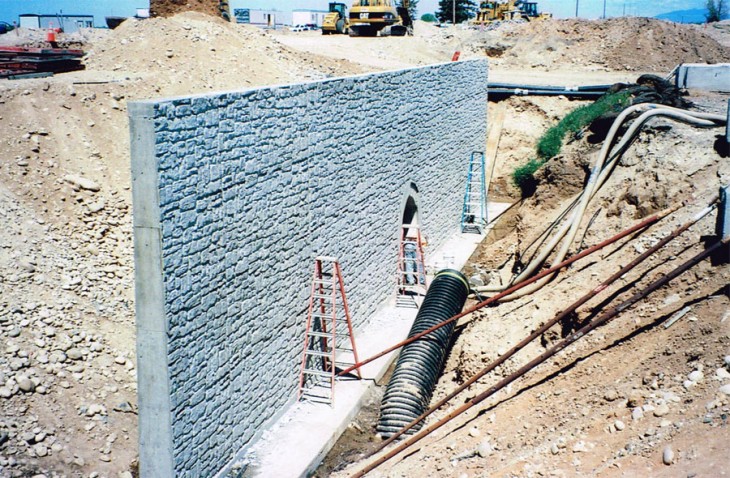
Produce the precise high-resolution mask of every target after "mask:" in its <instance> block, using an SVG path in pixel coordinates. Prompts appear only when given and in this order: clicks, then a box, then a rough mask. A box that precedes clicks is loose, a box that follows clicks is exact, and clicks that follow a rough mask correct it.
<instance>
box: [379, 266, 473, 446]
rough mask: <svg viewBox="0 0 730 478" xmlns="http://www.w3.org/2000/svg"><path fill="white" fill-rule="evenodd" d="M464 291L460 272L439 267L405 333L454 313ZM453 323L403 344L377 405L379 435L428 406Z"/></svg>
mask: <svg viewBox="0 0 730 478" xmlns="http://www.w3.org/2000/svg"><path fill="white" fill-rule="evenodd" d="M468 295H469V282H468V280H467V278H466V277H464V275H463V274H462V273H461V272H459V271H456V270H451V269H445V270H442V271H440V272H439V273H438V274H436V276H435V277H434V279H433V282H431V285H430V286H429V288H428V293H427V294H426V297H425V298H424V299H423V304H422V305H421V308H420V309H419V310H418V315H417V316H416V320H415V321H414V322H413V326H412V327H411V332H410V333H409V335H416V334H417V333H419V332H421V331H423V330H425V329H430V328H431V327H433V326H434V325H436V324H440V323H441V322H443V321H444V320H445V319H447V318H449V317H451V316H453V315H454V314H458V313H459V311H461V309H462V308H463V307H464V302H466V298H467V296H468ZM455 326H456V323H455V322H451V323H450V324H449V325H447V326H446V327H443V328H441V329H440V330H439V331H438V332H436V333H434V334H432V335H431V336H430V337H429V339H428V340H419V341H417V342H414V343H411V344H408V345H406V346H405V347H403V350H402V351H401V354H400V357H398V363H397V364H396V366H395V370H394V371H393V376H392V377H391V379H390V381H389V382H388V387H387V388H386V390H385V394H384V395H383V400H382V404H381V407H380V420H379V421H378V427H377V430H378V432H380V433H381V434H382V435H383V436H386V437H388V436H390V435H391V434H392V433H395V432H398V431H399V430H401V429H402V428H403V427H404V426H405V425H406V424H408V423H410V422H411V421H412V420H413V419H414V418H415V417H417V416H419V415H420V414H422V413H423V412H424V410H426V409H427V408H428V404H429V403H430V402H431V396H432V395H433V389H434V388H436V382H437V381H438V378H439V375H440V374H441V368H442V366H443V363H444V359H445V358H446V351H447V350H448V347H449V343H451V335H452V333H453V331H454V327H455Z"/></svg>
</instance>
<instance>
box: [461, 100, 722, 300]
mask: <svg viewBox="0 0 730 478" xmlns="http://www.w3.org/2000/svg"><path fill="white" fill-rule="evenodd" d="M637 112H643V113H642V114H641V115H640V116H639V117H638V118H637V119H636V120H635V121H634V122H633V123H632V124H631V126H630V127H629V128H628V130H627V131H626V133H625V134H624V135H623V137H622V138H621V141H619V142H618V144H616V145H615V147H614V141H615V139H616V135H617V134H618V131H619V129H620V128H621V126H622V125H623V123H624V122H626V121H627V119H628V118H629V117H630V116H631V115H633V114H635V113H637ZM656 116H664V117H667V118H670V119H673V120H676V121H681V122H684V123H687V124H690V125H692V126H697V127H714V126H721V125H723V124H725V123H726V121H727V120H726V118H725V117H723V116H721V115H715V114H710V113H697V112H690V111H687V110H683V109H680V108H674V107H671V106H663V105H657V104H654V103H648V104H640V105H634V106H630V107H628V108H626V109H625V110H624V111H622V112H621V114H619V116H618V117H617V118H616V120H615V121H614V122H613V124H612V125H611V128H610V129H609V132H608V135H607V136H606V140H605V141H604V144H603V146H602V147H601V151H600V152H599V154H598V157H597V159H596V162H595V163H594V165H593V167H592V168H591V174H590V177H589V179H588V183H587V184H586V186H585V188H584V190H583V191H582V192H581V193H580V194H579V196H578V198H579V201H578V206H577V207H576V208H575V209H574V211H573V214H572V215H571V217H570V219H569V220H568V221H566V222H564V223H563V224H562V225H561V227H560V228H559V229H558V231H557V232H556V233H555V234H554V235H553V237H552V238H551V239H550V241H549V242H548V244H547V245H546V246H545V247H544V248H543V249H542V251H540V253H539V254H537V256H536V257H534V258H533V259H532V260H531V261H530V263H529V264H528V265H527V266H526V267H525V269H524V270H523V271H522V272H521V273H520V274H518V275H517V276H516V277H514V278H513V279H512V280H511V281H510V282H509V283H508V284H507V287H509V285H511V284H513V283H515V282H520V281H522V280H524V279H525V278H526V277H529V276H530V275H532V274H533V273H534V272H535V271H536V270H537V268H538V267H540V266H542V264H543V263H544V262H545V261H546V260H547V258H548V257H549V256H550V254H551V253H552V252H553V250H555V248H556V247H557V245H558V244H560V243H561V241H562V245H561V247H560V249H559V250H558V252H557V253H556V255H555V257H554V259H553V263H552V264H553V265H555V264H558V263H560V262H561V261H562V260H563V259H564V258H565V257H566V255H567V253H568V250H569V249H570V246H571V245H572V243H573V241H574V240H575V236H576V235H577V233H578V229H579V228H580V224H581V221H582V219H583V216H584V215H585V211H586V209H587V207H588V203H589V202H590V200H591V199H592V198H593V197H594V196H595V194H596V193H597V192H598V190H599V189H600V188H601V187H602V186H603V184H604V183H605V182H606V180H607V179H608V177H609V176H610V174H611V172H613V169H614V168H615V165H616V164H617V163H618V161H617V160H618V158H620V157H621V156H622V155H623V153H624V152H625V151H626V149H627V148H628V147H629V145H630V144H631V143H632V142H633V141H634V139H635V138H636V136H637V135H638V133H639V131H640V129H641V128H642V127H643V126H644V125H645V124H646V123H647V122H648V121H649V120H650V119H652V118H653V117H656ZM611 151H614V152H613V153H612V154H611ZM561 215H562V214H561ZM558 220H559V219H558ZM553 277H554V274H551V275H549V276H546V277H544V278H542V279H541V280H539V281H537V282H535V283H534V284H531V285H530V286H529V287H525V288H523V289H522V290H520V291H519V292H516V293H514V294H511V295H509V296H507V297H504V298H503V299H502V301H509V300H514V299H517V298H519V297H523V296H525V295H527V294H531V293H533V292H535V291H536V290H538V289H540V288H541V287H543V286H544V285H545V284H546V283H547V282H549V281H550V280H552V278H553ZM502 290H505V287H498V288H497V287H491V286H482V287H475V288H474V291H475V292H481V293H483V292H499V291H502Z"/></svg>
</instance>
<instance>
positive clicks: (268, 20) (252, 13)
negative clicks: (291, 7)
mask: <svg viewBox="0 0 730 478" xmlns="http://www.w3.org/2000/svg"><path fill="white" fill-rule="evenodd" d="M233 17H234V18H235V19H236V23H247V24H250V25H255V26H259V27H266V28H276V27H277V26H279V27H280V26H284V25H291V24H292V13H291V12H281V11H279V10H255V9H253V8H234V9H233Z"/></svg>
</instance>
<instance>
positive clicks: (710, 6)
mask: <svg viewBox="0 0 730 478" xmlns="http://www.w3.org/2000/svg"><path fill="white" fill-rule="evenodd" d="M725 17H727V3H726V2H725V0H707V15H705V18H707V23H713V22H719V21H720V20H723V19H724V18H725Z"/></svg>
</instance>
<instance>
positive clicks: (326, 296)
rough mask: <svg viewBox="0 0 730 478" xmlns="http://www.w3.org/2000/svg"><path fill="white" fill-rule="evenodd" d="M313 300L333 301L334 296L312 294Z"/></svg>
mask: <svg viewBox="0 0 730 478" xmlns="http://www.w3.org/2000/svg"><path fill="white" fill-rule="evenodd" d="M312 298H313V299H331V298H332V294H331V293H330V294H317V293H314V294H312Z"/></svg>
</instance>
